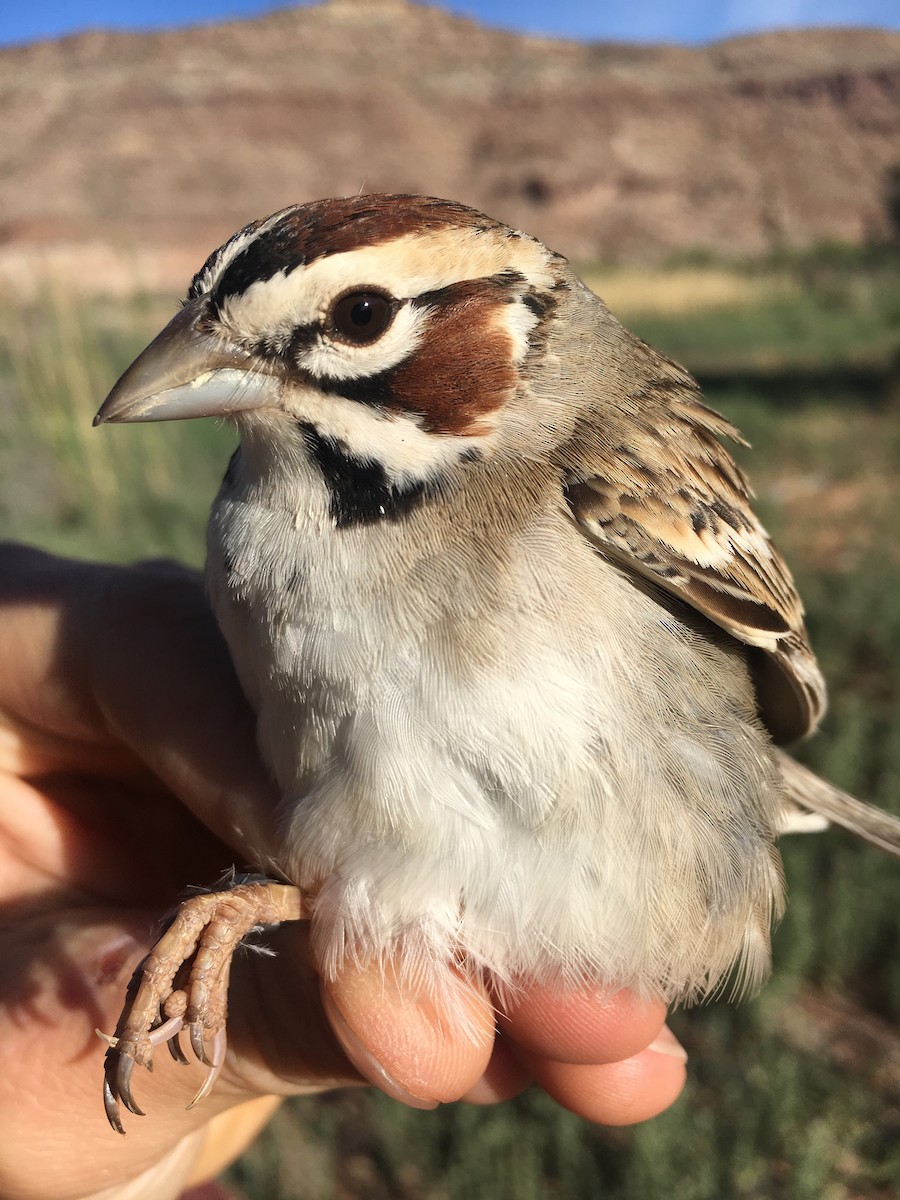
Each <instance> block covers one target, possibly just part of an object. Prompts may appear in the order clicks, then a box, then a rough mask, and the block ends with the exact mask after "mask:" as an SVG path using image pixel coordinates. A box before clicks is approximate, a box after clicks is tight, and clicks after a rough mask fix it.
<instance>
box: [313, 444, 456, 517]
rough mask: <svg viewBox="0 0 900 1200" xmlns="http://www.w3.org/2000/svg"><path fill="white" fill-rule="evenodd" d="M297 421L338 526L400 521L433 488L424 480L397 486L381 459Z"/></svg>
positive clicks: (427, 495) (422, 501)
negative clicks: (352, 450)
mask: <svg viewBox="0 0 900 1200" xmlns="http://www.w3.org/2000/svg"><path fill="white" fill-rule="evenodd" d="M297 425H298V428H299V429H300V431H301V433H302V434H303V439H304V441H305V442H306V445H307V448H308V449H309V452H310V454H311V455H312V457H313V459H314V460H315V462H316V463H317V464H318V467H319V469H320V470H321V472H322V477H323V478H324V480H325V484H326V486H327V487H328V491H329V493H330V496H331V515H332V517H333V518H334V523H335V525H336V526H337V527H338V529H350V528H352V527H353V526H355V525H371V524H373V523H374V522H376V521H399V520H401V519H402V518H403V517H405V516H406V515H407V514H408V513H410V512H411V511H412V510H413V509H415V508H417V507H418V505H420V504H422V503H424V502H425V501H426V500H427V499H428V498H429V496H430V495H431V493H432V490H433V489H430V488H429V487H428V485H427V484H426V483H425V481H424V480H422V481H417V482H415V483H411V484H409V485H408V486H406V487H397V486H396V485H395V484H392V483H391V482H390V480H389V479H388V476H387V473H386V471H385V469H384V467H383V466H382V465H381V463H379V462H376V461H375V460H374V459H371V458H358V457H357V456H355V455H353V454H350V453H349V451H348V450H347V448H346V446H345V445H343V443H341V442H339V441H337V440H335V439H334V438H328V437H323V435H322V434H321V433H319V431H318V430H317V429H316V428H315V426H313V425H310V424H309V423H307V422H305V421H298V422H297Z"/></svg>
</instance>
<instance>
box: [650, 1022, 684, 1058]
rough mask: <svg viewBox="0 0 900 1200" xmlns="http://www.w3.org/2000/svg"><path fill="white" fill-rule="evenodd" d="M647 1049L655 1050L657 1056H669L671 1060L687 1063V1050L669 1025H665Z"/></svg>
mask: <svg viewBox="0 0 900 1200" xmlns="http://www.w3.org/2000/svg"><path fill="white" fill-rule="evenodd" d="M647 1049H648V1050H655V1051H656V1053H657V1054H668V1055H669V1056H670V1057H671V1058H678V1059H680V1060H681V1062H687V1050H685V1048H684V1046H682V1044H681V1042H679V1040H678V1038H677V1037H676V1036H675V1034H674V1033H673V1032H672V1030H671V1029H669V1027H668V1026H667V1025H663V1027H662V1029H661V1030H660V1031H659V1033H658V1034H657V1035H656V1038H655V1039H654V1040H653V1041H652V1042H651V1043H650V1045H649V1046H648V1047H647Z"/></svg>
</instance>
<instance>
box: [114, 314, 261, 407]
mask: <svg viewBox="0 0 900 1200" xmlns="http://www.w3.org/2000/svg"><path fill="white" fill-rule="evenodd" d="M206 305H207V301H206V297H204V296H201V297H199V298H198V299H197V300H191V301H190V303H188V304H186V305H185V306H184V308H182V309H181V311H180V312H179V313H178V314H177V316H175V317H173V318H172V320H171V321H170V322H169V324H168V325H167V326H166V327H165V329H164V330H163V331H162V333H161V334H159V336H158V337H156V338H154V339H153V341H152V342H151V343H150V345H149V346H148V347H147V349H146V350H144V352H143V353H142V354H140V355H139V356H138V357H137V358H136V359H135V360H134V362H133V363H132V364H131V366H130V367H129V368H128V370H127V371H126V372H125V374H124V375H123V376H122V378H121V379H120V380H119V382H118V383H117V384H116V386H115V387H114V388H113V390H112V391H111V392H110V393H109V395H108V396H107V398H106V400H105V401H104V403H103V406H102V408H101V409H100V411H99V412H98V413H97V415H96V417H94V424H95V425H102V424H103V422H104V421H180V420H183V419H185V418H187V417H225V416H228V415H229V414H230V413H238V412H247V411H248V410H250V409H253V408H262V407H264V406H265V405H272V404H275V403H277V401H278V397H279V395H280V392H281V384H280V381H279V378H278V371H277V367H276V366H275V365H274V364H273V365H272V366H271V367H268V366H267V364H262V366H261V364H260V363H259V361H258V360H254V359H251V356H250V355H249V354H248V353H246V351H243V350H238V349H235V348H231V347H229V346H228V345H227V344H225V343H223V341H222V339H221V338H218V337H215V336H214V335H213V334H211V333H209V332H208V331H206V330H205V329H203V328H202V325H203V317H204V315H205V313H206Z"/></svg>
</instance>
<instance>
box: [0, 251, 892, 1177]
mask: <svg viewBox="0 0 900 1200" xmlns="http://www.w3.org/2000/svg"><path fill="white" fill-rule="evenodd" d="M898 266H900V260H898V257H897V254H896V253H895V252H892V251H890V250H889V249H885V248H884V247H881V248H878V249H876V250H873V251H857V252H852V253H851V252H848V251H845V250H843V249H842V248H840V247H831V248H823V249H820V250H819V251H817V252H814V253H808V254H805V255H803V256H782V257H781V258H780V259H778V260H772V261H769V262H768V263H766V264H763V265H756V266H754V267H753V268H752V269H751V268H749V267H741V266H740V265H734V264H727V263H716V264H711V263H709V262H696V261H695V262H690V261H682V262H681V263H680V264H674V265H673V266H671V267H670V268H668V269H665V270H659V271H657V272H655V273H654V274H652V275H648V274H646V273H644V274H640V273H635V272H631V271H624V270H622V271H612V270H607V271H602V270H599V269H593V270H589V271H588V272H587V274H588V277H589V279H590V281H591V283H592V286H594V287H595V289H596V290H598V291H599V292H600V294H602V295H604V296H605V297H606V298H607V299H608V301H609V302H610V304H611V307H613V309H614V311H616V312H617V313H618V314H619V315H620V316H621V317H622V318H623V319H624V320H625V321H626V323H627V324H629V325H630V326H631V327H632V328H634V329H635V330H636V331H637V332H639V333H640V334H641V335H642V336H644V337H646V338H647V339H648V340H651V341H653V342H654V343H656V344H657V345H659V346H660V347H661V348H663V349H665V350H666V351H668V352H669V353H671V354H672V355H673V356H674V357H677V358H679V359H680V360H682V361H684V362H685V363H686V364H687V365H688V366H689V367H691V369H693V370H694V371H695V373H697V374H698V375H699V376H700V377H701V379H702V380H703V382H704V383H705V385H706V388H707V393H708V397H709V400H710V402H711V403H712V404H713V406H714V407H717V408H719V409H721V410H723V411H724V412H726V413H727V414H728V415H729V416H731V417H732V418H734V419H735V420H736V421H737V423H738V424H739V425H740V426H741V428H742V429H743V431H744V433H745V434H746V435H747V436H748V438H749V439H750V440H751V441H752V442H753V443H754V447H755V448H754V450H753V452H752V455H750V466H751V472H752V477H753V480H754V482H755V484H756V487H757V491H758V493H759V495H760V502H759V505H760V509H761V511H762V513H763V514H764V517H765V519H766V521H767V523H768V525H769V527H770V528H771V530H772V531H773V532H774V534H775V535H776V538H777V540H778V541H779V542H780V544H781V546H782V547H783V549H784V550H785V551H786V553H787V555H788V557H789V559H790V561H791V563H792V565H793V567H794V568H795V573H796V574H797V576H798V577H799V580H800V583H801V587H802V591H803V593H804V596H805V597H806V600H807V607H808V610H809V623H810V628H811V633H812V637H813V641H814V644H815V646H816V648H817V650H818V652H819V655H820V657H821V660H822V665H823V668H824V670H825V673H826V676H827V678H828V680H829V683H830V685H831V694H832V703H831V710H830V713H829V716H828V718H827V719H826V722H825V724H824V727H823V729H822V731H821V733H820V734H819V735H818V736H817V737H816V739H815V740H814V741H813V742H812V743H811V744H810V745H809V746H804V747H803V748H802V750H801V754H802V756H803V757H804V758H805V759H806V760H807V761H809V762H810V763H812V764H813V765H814V766H816V767H817V768H818V769H821V770H822V771H823V772H824V773H826V774H827V775H828V776H829V777H830V778H831V779H833V780H834V781H835V782H837V783H839V784H841V785H843V786H845V787H847V788H849V789H850V790H853V791H856V792H857V793H858V794H860V795H862V796H864V797H866V798H868V799H871V800H873V801H875V802H877V803H880V804H882V805H884V806H885V807H888V808H892V809H894V810H895V811H898V810H900V723H898V720H897V703H898V700H900V602H898V597H900V541H898V536H897V529H898V518H900V470H898V467H900V334H898V329H900V271H898ZM172 308H173V305H172V303H171V302H170V301H164V300H161V299H159V298H156V297H142V298H138V299H134V300H133V301H127V302H126V301H122V300H116V301H115V302H112V301H110V302H100V301H95V302H92V303H91V304H87V303H85V302H84V301H79V300H78V299H77V298H76V297H75V296H74V295H72V294H71V293H66V292H61V291H58V290H54V289H52V288H48V289H47V290H46V292H45V293H44V294H43V295H42V296H41V297H40V298H39V300H38V301H36V302H35V303H34V304H33V305H32V306H30V307H29V308H27V309H26V308H15V307H6V308H5V309H4V310H2V311H0V535H2V536H9V537H15V538H19V539H27V540H31V541H34V542H37V543H39V544H41V545H44V546H46V547H49V548H52V549H56V550H61V551H65V552H67V553H77V554H84V555H94V556H100V557H104V558H115V559H119V560H128V559H130V558H132V557H135V556H146V555H155V554H173V555H176V556H178V557H180V558H183V559H186V560H188V561H191V562H194V563H199V561H200V559H201V556H202V546H203V526H204V522H205V515H206V511H207V509H208V506H209V503H210V500H211V497H212V495H213V493H214V491H215V489H216V487H217V486H218V481H219V478H220V476H221V474H222V471H223V470H224V466H225V463H226V461H227V458H228V453H229V447H230V446H231V444H232V440H233V439H232V434H231V432H230V431H229V430H228V429H227V428H218V427H216V426H214V425H213V424H212V423H211V422H196V423H193V424H169V425H163V426H158V427H154V426H145V427H140V428H134V427H131V428H129V427H120V428H110V427H105V428H103V429H102V430H92V429H91V425H90V419H91V416H92V415H93V413H94V411H95V410H96V408H97V407H98V405H99V403H100V401H101V400H102V399H103V397H104V395H105V394H106V391H107V390H108V388H109V386H110V384H111V383H112V382H113V380H114V379H115V378H116V376H117V374H118V373H119V371H120V370H121V369H122V368H124V366H125V365H127V363H128V361H130V358H131V357H132V356H133V355H134V353H136V352H137V351H138V350H139V349H140V348H141V347H142V345H143V344H144V343H145V342H146V340H147V339H148V338H149V336H151V335H152V334H153V333H155V332H156V331H157V329H158V328H159V327H160V325H161V323H162V322H163V320H164V319H165V318H166V316H167V314H168V313H169V312H171V311H172ZM742 456H744V452H742ZM784 857H785V864H786V869H787V875H788V880H789V886H790V906H789V910H788V914H787V917H786V918H785V920H784V922H783V924H782V926H781V929H780V930H779V932H778V934H777V936H776V939H775V973H774V977H773V980H772V982H771V983H770V984H769V986H768V987H767V988H766V989H765V991H764V992H763V994H762V995H761V996H760V997H759V998H757V999H756V1000H754V1001H752V1002H749V1003H746V1004H744V1005H743V1006H742V1007H741V1008H739V1009H733V1008H730V1007H728V1006H727V1005H724V1004H714V1005H710V1006H706V1007H702V1008H699V1009H696V1010H693V1011H691V1012H687V1013H679V1014H676V1015H675V1016H674V1017H673V1021H672V1023H673V1026H674V1028H675V1029H676V1032H677V1033H678V1035H679V1037H680V1038H681V1039H682V1040H683V1042H684V1043H685V1045H686V1046H687V1048H688V1050H689V1052H690V1055H691V1064H692V1065H691V1081H690V1084H689V1086H688V1090H687V1093H686V1096H685V1098H684V1099H683V1100H682V1101H681V1102H680V1103H679V1104H678V1105H676V1107H675V1109H674V1110H673V1111H671V1112H670V1113H667V1114H666V1115H664V1116H663V1117H660V1118H658V1119H657V1120H656V1121H653V1122H650V1123H649V1124H647V1125H645V1126H642V1127H639V1128H637V1129H634V1130H626V1131H604V1130H598V1129H594V1128H592V1127H590V1126H589V1125H587V1124H586V1123H584V1122H582V1121H580V1120H578V1119H576V1118H574V1117H572V1116H570V1115H569V1114H567V1113H565V1112H563V1111H561V1110H560V1109H559V1108H557V1107H556V1106H554V1105H553V1104H552V1103H551V1102H549V1101H548V1100H546V1099H545V1098H544V1097H542V1096H540V1095H537V1094H532V1093H529V1094H526V1095H525V1096H523V1097H521V1098H520V1099H519V1100H518V1101H516V1102H514V1103H512V1104H508V1105H505V1106H502V1107H500V1108H498V1109H494V1110H483V1109H472V1108H467V1107H462V1106H459V1107H449V1108H446V1109H443V1110H439V1111H438V1112H435V1113H420V1112H413V1111H410V1110H405V1109H403V1108H401V1107H399V1106H398V1105H396V1104H394V1103H392V1102H390V1101H388V1100H386V1099H384V1098H383V1097H380V1096H376V1095H368V1094H361V1093H357V1092H352V1093H345V1094H335V1095H333V1096H328V1097H324V1098H321V1099H317V1100H303V1101H297V1102H294V1103H292V1104H291V1105H289V1106H287V1107H286V1109H285V1111H284V1113H283V1114H282V1116H280V1117H279V1119H278V1120H277V1121H276V1123H275V1124H274V1125H273V1127H272V1128H271V1129H270V1130H269V1131H268V1132H267V1133H266V1134H265V1135H264V1137H263V1138H262V1139H261V1140H260V1142H259V1143H258V1144H257V1146H256V1147H255V1148H254V1149H253V1151H252V1152H251V1153H250V1154H249V1155H248V1156H247V1157H246V1158H245V1159H244V1160H243V1161H242V1162H241V1163H239V1164H238V1165H237V1166H236V1167H235V1168H234V1169H233V1170H232V1172H231V1173H230V1177H229V1178H230V1182H231V1184H232V1186H233V1187H234V1188H235V1189H236V1190H237V1191H238V1192H239V1194H241V1195H242V1196H245V1197H247V1198H248V1200H263V1198H264V1197H265V1198H266V1200H320V1198H321V1200H325V1198H340V1200H350V1198H357V1197H358V1198H360V1200H362V1198H363V1197H365V1198H366V1200H371V1198H374V1200H378V1198H380V1197H385V1198H388V1197H390V1198H403V1200H456V1198H460V1200H461V1198H463V1197H466V1198H467V1200H469V1198H472V1197H489V1198H491V1200H532V1198H533V1197H534V1198H537V1197H559V1198H579V1200H580V1198H582V1197H584V1198H586V1200H587V1198H593V1197H609V1198H610V1200H613V1198H615V1200H626V1198H629V1200H631V1198H634V1200H646V1198H653V1197H658V1196H665V1197H667V1200H718V1198H720V1197H724V1198H731V1197H734V1198H743V1197H747V1198H756V1197H766V1198H773V1200H778V1198H781V1197H784V1198H785V1200H788V1198H790V1200H806V1198H809V1200H842V1198H847V1200H849V1198H851V1197H854V1198H856V1197H861V1198H863V1197H864V1198H870V1197H871V1198H875V1197H884V1198H885V1200H888V1198H889V1197H893V1196H896V1195H897V1193H898V1189H900V1035H898V1033H897V1028H898V1018H900V871H898V870H897V867H896V864H895V863H894V862H892V861H890V860H888V859H886V858H884V857H882V856H880V855H879V854H878V853H876V852H875V851H872V850H868V849H866V848H864V847H862V846H859V845H856V844H854V843H852V842H851V840H850V839H849V838H848V837H845V836H844V835H842V834H840V833H827V834H824V835H819V836H816V837H810V838H807V839H804V840H790V841H787V842H786V843H785V844H784Z"/></svg>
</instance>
